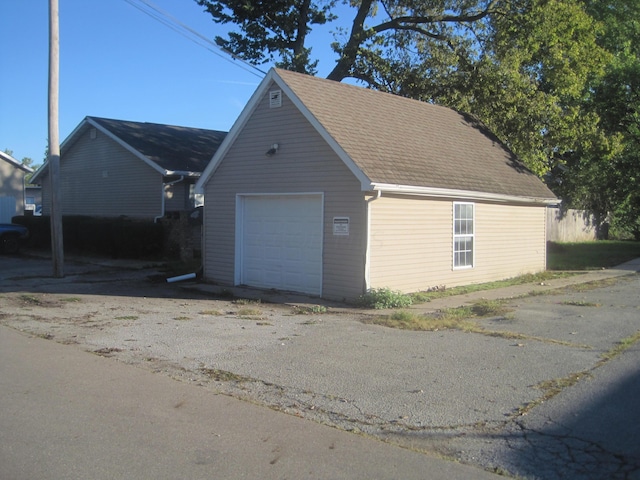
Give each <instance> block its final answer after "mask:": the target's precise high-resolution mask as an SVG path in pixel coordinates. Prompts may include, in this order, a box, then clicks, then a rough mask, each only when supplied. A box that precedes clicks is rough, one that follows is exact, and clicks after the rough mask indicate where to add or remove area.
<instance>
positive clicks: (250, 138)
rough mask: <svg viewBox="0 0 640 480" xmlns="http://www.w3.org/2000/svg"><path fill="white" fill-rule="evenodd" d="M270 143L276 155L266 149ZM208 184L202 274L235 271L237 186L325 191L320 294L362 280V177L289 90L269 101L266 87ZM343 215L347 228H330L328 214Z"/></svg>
mask: <svg viewBox="0 0 640 480" xmlns="http://www.w3.org/2000/svg"><path fill="white" fill-rule="evenodd" d="M274 143H277V144H278V145H279V150H278V152H277V153H276V154H275V155H273V156H270V157H269V156H266V155H265V153H266V152H267V150H268V149H269V148H270V146H271V145H272V144H274ZM204 188H205V199H206V200H205V215H204V228H205V242H206V243H205V245H204V247H203V257H204V258H203V262H204V271H205V277H206V278H207V279H208V280H213V281H218V282H221V283H224V284H229V285H231V284H233V283H234V278H235V212H236V195H237V194H256V193H258V194H274V193H275V194H278V193H307V192H321V193H323V194H324V206H323V207H324V232H323V288H322V292H323V296H324V297H327V298H337V299H343V298H353V297H357V296H358V295H360V294H361V293H362V291H363V285H364V254H363V252H364V245H365V230H366V222H365V206H364V205H365V204H364V199H363V193H362V192H361V191H360V184H359V182H358V181H357V180H356V179H355V177H354V176H353V174H352V173H351V172H350V171H349V170H348V169H347V168H346V167H345V165H344V164H343V163H342V161H341V160H339V159H338V157H337V156H336V155H335V153H334V152H333V151H332V150H331V149H330V148H329V146H328V145H327V143H326V142H325V141H324V140H323V139H322V138H321V137H320V135H319V134H318V133H317V132H316V131H315V130H314V129H313V128H312V126H311V125H310V124H309V123H308V122H307V121H306V120H305V119H304V117H303V116H302V114H300V112H299V111H298V110H297V109H296V108H295V107H294V106H293V105H292V104H291V102H290V100H289V99H288V98H286V97H284V98H283V99H282V106H281V107H278V108H269V95H268V92H267V94H266V95H265V96H264V98H262V99H261V102H260V104H259V106H258V107H257V109H256V111H255V112H254V114H253V115H252V116H251V117H250V118H249V119H248V121H247V123H246V124H245V125H244V128H243V129H242V131H241V133H240V134H239V136H238V138H236V140H235V142H234V144H233V146H232V147H231V148H230V150H229V151H228V152H227V154H226V156H225V158H224V159H223V161H222V163H221V164H220V165H219V166H218V169H217V170H216V171H215V173H214V174H213V175H212V177H211V178H210V179H209V181H208V182H207V183H206V185H205V186H204ZM334 217H348V218H349V221H350V225H349V226H350V232H349V235H348V236H339V235H334V234H333V218H334Z"/></svg>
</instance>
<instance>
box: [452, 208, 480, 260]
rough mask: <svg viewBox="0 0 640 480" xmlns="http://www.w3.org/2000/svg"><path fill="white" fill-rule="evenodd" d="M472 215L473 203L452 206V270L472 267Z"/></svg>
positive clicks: (473, 211) (473, 210) (473, 238)
mask: <svg viewBox="0 0 640 480" xmlns="http://www.w3.org/2000/svg"><path fill="white" fill-rule="evenodd" d="M474 213H475V205H474V204H473V203H457V202H454V204H453V268H471V267H473V250H474V241H475V237H474V232H475V225H474Z"/></svg>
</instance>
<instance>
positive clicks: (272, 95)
mask: <svg viewBox="0 0 640 480" xmlns="http://www.w3.org/2000/svg"><path fill="white" fill-rule="evenodd" d="M281 106H282V90H272V91H270V92H269V108H278V107H281Z"/></svg>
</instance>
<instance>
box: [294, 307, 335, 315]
mask: <svg viewBox="0 0 640 480" xmlns="http://www.w3.org/2000/svg"><path fill="white" fill-rule="evenodd" d="M327 311H328V310H327V307H325V306H324V305H311V306H307V305H294V306H293V314H294V315H313V314H321V313H327Z"/></svg>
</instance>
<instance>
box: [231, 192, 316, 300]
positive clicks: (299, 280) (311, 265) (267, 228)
mask: <svg viewBox="0 0 640 480" xmlns="http://www.w3.org/2000/svg"><path fill="white" fill-rule="evenodd" d="M239 206H240V211H239V214H240V215H241V217H240V218H241V219H240V224H241V228H240V229H239V235H240V238H239V239H238V241H239V242H240V243H239V245H240V252H239V256H240V266H239V269H240V282H239V283H240V284H243V285H250V286H254V287H260V288H275V289H277V290H291V291H295V292H303V293H309V294H313V295H320V294H321V293H322V195H278V196H246V197H241V199H240V204H239Z"/></svg>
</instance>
